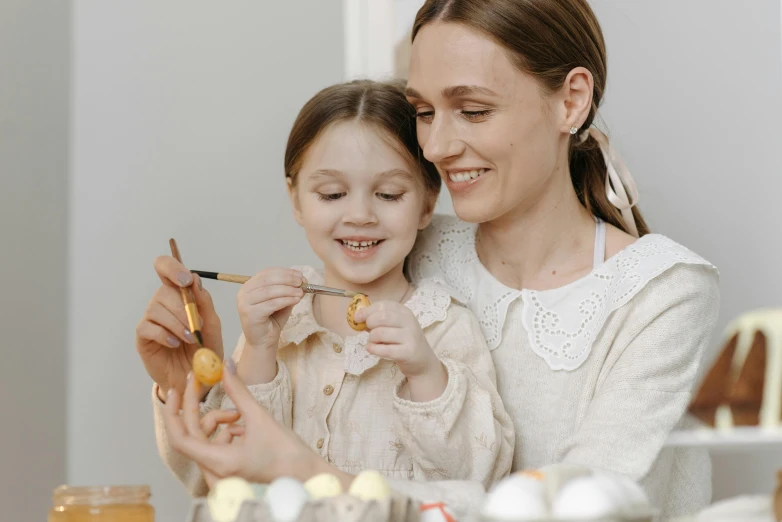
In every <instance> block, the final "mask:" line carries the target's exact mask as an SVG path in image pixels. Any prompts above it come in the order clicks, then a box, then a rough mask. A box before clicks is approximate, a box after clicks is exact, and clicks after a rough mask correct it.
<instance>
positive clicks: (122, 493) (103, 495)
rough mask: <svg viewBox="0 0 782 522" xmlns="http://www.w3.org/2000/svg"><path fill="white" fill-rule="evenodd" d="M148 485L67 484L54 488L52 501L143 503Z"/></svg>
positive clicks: (67, 503)
mask: <svg viewBox="0 0 782 522" xmlns="http://www.w3.org/2000/svg"><path fill="white" fill-rule="evenodd" d="M149 497H150V492H149V486H68V485H62V486H58V487H57V488H55V490H54V493H53V494H52V503H53V504H54V506H55V507H59V506H75V505H82V506H100V505H108V504H145V503H147V502H148V501H149Z"/></svg>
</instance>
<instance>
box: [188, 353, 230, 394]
mask: <svg viewBox="0 0 782 522" xmlns="http://www.w3.org/2000/svg"><path fill="white" fill-rule="evenodd" d="M193 376H195V378H196V380H197V381H198V382H200V383H201V384H204V385H206V386H214V385H215V384H217V383H218V382H220V379H222V377H223V361H221V360H220V358H219V357H218V356H217V354H216V353H214V352H213V351H212V350H210V349H209V348H199V349H198V350H197V351H196V353H195V354H194V355H193Z"/></svg>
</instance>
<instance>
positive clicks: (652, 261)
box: [408, 216, 713, 370]
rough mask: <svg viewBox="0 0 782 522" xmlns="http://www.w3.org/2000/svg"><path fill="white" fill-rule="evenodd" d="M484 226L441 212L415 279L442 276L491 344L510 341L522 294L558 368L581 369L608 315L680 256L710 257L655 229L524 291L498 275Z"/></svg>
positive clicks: (542, 346)
mask: <svg viewBox="0 0 782 522" xmlns="http://www.w3.org/2000/svg"><path fill="white" fill-rule="evenodd" d="M476 228H477V225H475V224H471V223H465V222H463V221H460V220H459V219H457V218H455V217H452V216H435V219H433V220H432V224H431V225H430V226H429V228H428V229H427V230H426V231H425V233H423V234H421V236H420V237H419V241H418V242H417V243H416V247H415V248H414V249H413V252H412V254H411V256H410V260H409V263H408V267H409V270H408V272H409V275H410V278H411V280H412V281H413V282H415V281H418V280H419V279H424V278H426V279H434V280H436V281H438V282H440V283H441V284H444V285H446V286H447V287H449V288H451V291H452V295H453V297H454V298H455V299H456V300H457V301H459V302H461V303H462V304H464V305H465V306H467V307H468V308H470V309H471V310H472V311H473V312H474V313H475V314H476V315H477V316H478V320H479V322H480V325H481V329H482V330H483V334H484V336H485V337H486V342H487V344H488V345H489V349H491V350H493V349H495V348H497V347H498V346H499V345H500V343H501V342H502V329H503V325H504V324H505V317H506V315H507V312H508V308H509V306H510V305H511V303H513V301H515V300H516V299H519V298H521V299H522V303H523V304H522V324H523V325H524V329H525V331H526V333H527V335H528V339H529V344H530V346H531V347H532V350H533V351H534V352H535V353H536V354H537V355H539V356H540V357H541V358H542V359H543V360H545V361H546V363H547V364H548V366H549V367H550V368H551V369H552V370H575V369H576V368H578V367H579V366H581V364H583V362H584V361H585V360H586V358H587V357H588V355H589V352H590V350H591V348H592V342H593V341H594V339H595V336H596V335H597V333H598V332H599V331H600V330H601V329H602V328H603V325H604V324H605V322H606V320H607V319H608V316H609V315H610V314H611V312H613V311H614V310H616V309H617V308H619V307H621V306H622V305H624V304H625V303H627V302H628V301H629V300H630V299H631V298H632V297H633V296H634V295H635V294H637V293H638V292H639V291H640V290H641V289H642V288H643V287H644V286H645V285H646V283H648V282H649V281H651V280H652V279H654V278H655V277H657V276H658V275H660V274H661V273H663V272H665V271H666V270H668V269H669V268H671V267H672V266H674V265H675V264H677V263H689V264H698V265H707V266H711V267H713V265H711V264H710V263H709V262H708V261H706V260H704V259H703V258H701V257H699V256H698V255H697V254H694V253H693V252H691V251H690V250H688V249H687V248H685V247H683V246H681V245H679V244H678V243H676V242H674V241H673V240H671V239H669V238H667V237H665V236H662V235H659V234H648V235H645V236H643V237H642V238H640V239H638V240H637V241H636V242H635V243H633V244H632V245H630V246H628V247H627V248H625V249H624V250H622V251H621V252H619V253H618V254H616V255H614V256H613V257H611V258H610V259H608V260H607V261H606V262H605V263H603V264H602V265H600V266H598V267H596V268H595V269H593V270H592V271H591V272H590V273H589V274H588V275H586V276H584V277H582V278H581V279H578V280H576V281H574V282H572V283H569V284H567V285H565V286H563V287H560V288H556V289H553V290H545V291H536V290H526V289H522V290H516V289H513V288H509V287H507V286H505V285H503V284H502V283H500V282H499V281H497V279H495V278H494V277H493V276H492V275H491V274H490V273H489V271H488V270H486V268H485V267H484V266H483V264H481V262H480V260H479V259H478V254H477V253H476V250H475V231H476Z"/></svg>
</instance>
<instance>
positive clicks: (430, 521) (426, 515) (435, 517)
mask: <svg viewBox="0 0 782 522" xmlns="http://www.w3.org/2000/svg"><path fill="white" fill-rule="evenodd" d="M419 511H420V513H419V518H418V521H419V522H456V518H455V517H454V516H453V513H452V512H451V510H450V509H448V506H446V505H445V503H444V502H424V503H422V504H421V507H420V508H419Z"/></svg>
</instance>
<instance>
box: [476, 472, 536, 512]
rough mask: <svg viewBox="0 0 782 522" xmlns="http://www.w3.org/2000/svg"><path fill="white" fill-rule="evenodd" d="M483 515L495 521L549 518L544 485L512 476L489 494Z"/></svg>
mask: <svg viewBox="0 0 782 522" xmlns="http://www.w3.org/2000/svg"><path fill="white" fill-rule="evenodd" d="M481 513H482V515H483V516H484V517H486V518H490V519H493V520H514V521H521V520H539V519H543V518H546V517H547V516H548V508H547V506H546V501H545V493H544V489H543V484H542V483H541V482H540V481H539V480H536V479H535V478H533V477H529V476H525V475H511V476H509V477H507V478H505V479H503V480H502V481H500V482H499V483H497V484H496V485H495V486H494V487H493V488H492V489H491V491H490V492H489V495H488V497H487V498H486V502H485V503H484V504H483V508H482V509H481Z"/></svg>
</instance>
